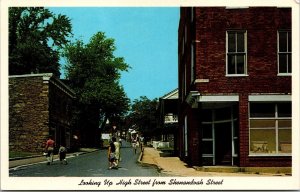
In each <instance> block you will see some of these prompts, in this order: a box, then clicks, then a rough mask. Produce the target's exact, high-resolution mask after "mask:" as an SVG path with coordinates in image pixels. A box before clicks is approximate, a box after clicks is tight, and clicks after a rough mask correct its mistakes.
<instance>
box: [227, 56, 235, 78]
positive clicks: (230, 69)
mask: <svg viewBox="0 0 300 192" xmlns="http://www.w3.org/2000/svg"><path fill="white" fill-rule="evenodd" d="M228 74H235V55H228Z"/></svg>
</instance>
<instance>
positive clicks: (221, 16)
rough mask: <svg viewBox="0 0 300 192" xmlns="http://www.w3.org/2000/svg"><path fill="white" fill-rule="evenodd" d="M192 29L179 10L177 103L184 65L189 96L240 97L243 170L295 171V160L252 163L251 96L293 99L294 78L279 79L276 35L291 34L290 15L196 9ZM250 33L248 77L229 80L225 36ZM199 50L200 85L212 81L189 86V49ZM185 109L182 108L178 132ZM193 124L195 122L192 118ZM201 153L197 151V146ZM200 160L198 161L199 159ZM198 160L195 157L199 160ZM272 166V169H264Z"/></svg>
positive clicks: (269, 11)
mask: <svg viewBox="0 0 300 192" xmlns="http://www.w3.org/2000/svg"><path fill="white" fill-rule="evenodd" d="M194 10H195V13H194V23H191V19H190V18H191V17H190V16H191V15H190V11H191V8H181V18H180V23H179V31H178V40H179V44H178V55H179V66H178V70H179V101H180V102H181V101H182V98H183V99H185V97H186V95H184V94H182V91H181V90H182V89H183V87H184V85H183V84H182V78H183V74H184V66H185V65H186V69H187V73H186V74H187V77H186V80H187V82H186V85H185V86H187V92H189V91H190V90H198V91H199V92H200V93H201V94H208V95H209V94H224V95H226V94H232V93H234V94H238V95H239V98H240V102H239V113H240V114H239V120H240V122H239V127H240V138H239V139H240V154H239V155H240V166H291V157H248V155H249V126H248V95H249V94H250V93H284V94H290V93H291V77H289V76H278V75H277V73H278V69H277V67H278V65H277V31H278V30H280V29H291V9H288V8H276V7H250V8H247V9H226V8H225V7H197V8H195V9H194ZM185 26H187V34H188V35H187V43H186V44H185V47H184V50H185V51H184V55H182V38H183V36H184V33H185ZM227 30H246V31H247V76H245V77H226V31H227ZM191 43H194V45H195V58H196V59H195V65H196V66H195V73H196V79H208V80H209V82H208V83H195V84H193V83H192V84H191V81H190V79H191V76H190V74H191V66H190V63H191V60H190V58H191V56H190V54H191V53H190V50H191V48H190V44H191ZM186 108H187V105H186V103H185V102H182V103H181V104H180V117H179V118H180V119H179V127H180V128H181V127H182V125H183V118H182V117H183V115H184V114H185V111H186ZM188 115H189V116H192V117H189V124H191V125H194V124H196V123H197V121H195V119H196V117H193V113H188ZM198 130H199V129H198ZM188 131H189V136H191V134H192V135H193V134H196V132H197V129H196V126H190V127H189V130H188ZM189 139H190V140H189V148H190V151H189V154H190V155H191V157H189V159H190V160H191V163H192V164H197V163H198V162H197V160H198V158H199V153H198V154H197V153H194V152H195V150H197V149H196V148H195V149H194V148H193V141H192V137H189ZM197 148H199V146H197ZM197 155H198V156H197ZM196 156H197V157H196ZM266 162H268V163H266Z"/></svg>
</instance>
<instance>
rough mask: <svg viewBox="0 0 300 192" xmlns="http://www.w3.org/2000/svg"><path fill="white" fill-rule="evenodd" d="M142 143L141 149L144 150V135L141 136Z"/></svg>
mask: <svg viewBox="0 0 300 192" xmlns="http://www.w3.org/2000/svg"><path fill="white" fill-rule="evenodd" d="M140 145H141V151H143V145H144V137H143V136H141V137H140Z"/></svg>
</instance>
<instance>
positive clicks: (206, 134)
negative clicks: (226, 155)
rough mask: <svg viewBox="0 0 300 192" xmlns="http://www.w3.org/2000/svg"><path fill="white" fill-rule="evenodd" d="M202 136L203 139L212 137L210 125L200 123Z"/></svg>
mask: <svg viewBox="0 0 300 192" xmlns="http://www.w3.org/2000/svg"><path fill="white" fill-rule="evenodd" d="M202 137H203V138H204V139H212V125H211V124H202Z"/></svg>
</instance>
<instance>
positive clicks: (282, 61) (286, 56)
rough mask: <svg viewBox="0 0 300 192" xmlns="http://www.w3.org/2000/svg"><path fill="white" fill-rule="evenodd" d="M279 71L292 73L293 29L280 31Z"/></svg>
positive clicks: (280, 72)
mask: <svg viewBox="0 0 300 192" xmlns="http://www.w3.org/2000/svg"><path fill="white" fill-rule="evenodd" d="M277 44H278V59H277V60H278V73H279V74H291V73H292V44H291V31H278V43H277Z"/></svg>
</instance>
